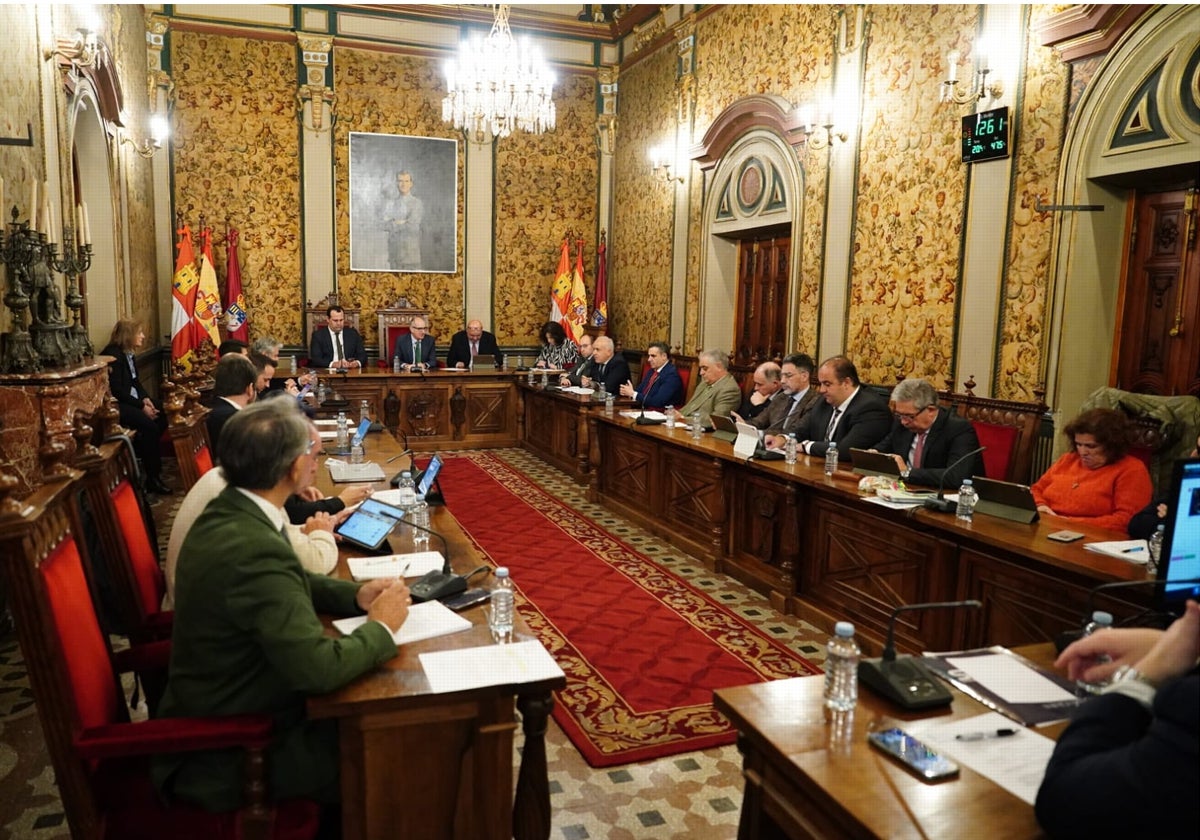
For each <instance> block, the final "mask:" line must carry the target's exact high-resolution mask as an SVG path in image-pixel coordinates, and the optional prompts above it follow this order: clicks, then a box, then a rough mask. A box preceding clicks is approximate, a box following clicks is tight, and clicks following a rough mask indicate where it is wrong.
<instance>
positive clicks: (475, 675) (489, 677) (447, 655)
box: [420, 605, 564, 694]
mask: <svg viewBox="0 0 1200 840" xmlns="http://www.w3.org/2000/svg"><path fill="white" fill-rule="evenodd" d="M422 606H423V605H422ZM420 659H421V667H422V668H423V669H424V670H425V678H426V679H427V680H429V687H430V688H432V689H433V690H434V691H435V692H437V693H438V694H443V693H446V692H451V691H466V690H468V689H472V688H482V687H483V686H488V685H516V684H520V683H530V682H540V681H542V680H551V679H555V678H558V677H562V676H564V674H563V671H562V668H559V667H558V663H557V662H555V661H554V657H552V656H551V655H550V652H549V651H548V650H546V649H545V648H544V647H542V643H541V642H537V641H530V642H516V643H514V644H511V645H489V646H487V647H477V648H463V649H460V650H439V651H435V652H433V653H422V654H421V656H420Z"/></svg>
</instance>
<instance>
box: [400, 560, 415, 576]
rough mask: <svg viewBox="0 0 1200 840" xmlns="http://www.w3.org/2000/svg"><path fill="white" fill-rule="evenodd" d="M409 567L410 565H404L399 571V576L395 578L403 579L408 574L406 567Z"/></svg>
mask: <svg viewBox="0 0 1200 840" xmlns="http://www.w3.org/2000/svg"><path fill="white" fill-rule="evenodd" d="M411 565H412V563H405V564H404V568H403V569H401V570H400V574H398V575H397V577H405V576H406V575H407V574H408V567H409V566H411Z"/></svg>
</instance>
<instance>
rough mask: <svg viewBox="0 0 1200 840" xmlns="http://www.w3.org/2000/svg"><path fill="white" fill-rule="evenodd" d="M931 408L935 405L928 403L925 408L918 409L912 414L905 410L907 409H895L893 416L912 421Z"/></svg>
mask: <svg viewBox="0 0 1200 840" xmlns="http://www.w3.org/2000/svg"><path fill="white" fill-rule="evenodd" d="M931 408H933V406H931V405H927V406H925V407H924V408H919V409H917V410H916V411H914V412H913V413H912V414H909V413H908V412H905V411H893V412H892V416H894V417H895V418H896V419H897V420H907V421H909V422H910V423H911V422H912V421H913V420H916V419H917V418H918V417H920V416H921V415H922V414H924V413H925V412H926V411H928V410H929V409H931Z"/></svg>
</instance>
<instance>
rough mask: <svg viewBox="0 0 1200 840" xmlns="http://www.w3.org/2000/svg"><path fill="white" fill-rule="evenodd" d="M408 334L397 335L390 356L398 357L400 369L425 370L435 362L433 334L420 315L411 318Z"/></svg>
mask: <svg viewBox="0 0 1200 840" xmlns="http://www.w3.org/2000/svg"><path fill="white" fill-rule="evenodd" d="M408 329H409V333H408V335H401V336H397V338H396V346H395V348H394V349H393V350H392V358H396V357H397V356H399V357H400V369H401V370H414V371H426V370H429V369H430V368H431V367H433V366H434V364H436V362H437V359H436V358H435V356H434V353H435V349H434V341H433V336H431V335H430V334H429V324H428V322H426V320H425V319H424V318H422V317H421V316H419V315H418V316H417V317H416V318H413V319H412V323H411V324H409V325H408Z"/></svg>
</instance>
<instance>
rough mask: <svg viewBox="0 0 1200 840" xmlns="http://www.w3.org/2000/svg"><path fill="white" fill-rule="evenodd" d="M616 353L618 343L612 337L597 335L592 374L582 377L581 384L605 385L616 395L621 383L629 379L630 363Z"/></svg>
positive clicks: (607, 389) (586, 385) (598, 386)
mask: <svg viewBox="0 0 1200 840" xmlns="http://www.w3.org/2000/svg"><path fill="white" fill-rule="evenodd" d="M615 353H616V345H614V344H613V340H612V339H611V338H609V337H608V336H606V335H601V336H597V337H596V338H595V339H594V340H593V341H592V366H593V367H592V375H591V376H584V377H582V378H581V379H580V380H579V381H580V384H581V385H583V386H584V387H585V388H588V387H590V388H596V389H600V388H601V387H603V388H604V390H605V391H607V392H608V393H610V394H612V395H613V396H614V397H615V396H616V395H617V394H618V392H620V390H621V385H622V384H624V383H626V382H628V381H629V363H628V362H626V361H625V359H624V357H623V356H617V355H615Z"/></svg>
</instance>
